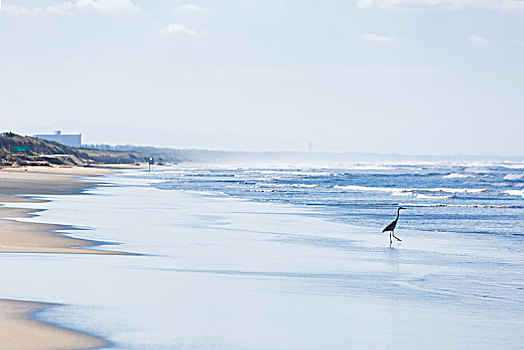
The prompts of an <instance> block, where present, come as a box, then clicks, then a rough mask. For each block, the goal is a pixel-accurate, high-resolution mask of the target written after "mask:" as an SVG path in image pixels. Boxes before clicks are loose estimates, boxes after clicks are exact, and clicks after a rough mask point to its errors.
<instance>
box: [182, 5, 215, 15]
mask: <svg viewBox="0 0 524 350" xmlns="http://www.w3.org/2000/svg"><path fill="white" fill-rule="evenodd" d="M175 12H196V13H207V12H210V10H209V9H208V8H206V7H200V6H197V5H194V4H185V5H182V6H178V7H177V8H175Z"/></svg>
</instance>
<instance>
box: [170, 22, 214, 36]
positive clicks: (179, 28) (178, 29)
mask: <svg viewBox="0 0 524 350" xmlns="http://www.w3.org/2000/svg"><path fill="white" fill-rule="evenodd" d="M160 32H161V33H162V34H186V35H189V36H206V35H207V34H208V33H207V32H206V31H205V30H202V31H200V32H197V31H195V30H193V29H189V28H187V27H184V26H183V25H181V24H178V23H171V24H170V25H168V26H165V27H162V28H160Z"/></svg>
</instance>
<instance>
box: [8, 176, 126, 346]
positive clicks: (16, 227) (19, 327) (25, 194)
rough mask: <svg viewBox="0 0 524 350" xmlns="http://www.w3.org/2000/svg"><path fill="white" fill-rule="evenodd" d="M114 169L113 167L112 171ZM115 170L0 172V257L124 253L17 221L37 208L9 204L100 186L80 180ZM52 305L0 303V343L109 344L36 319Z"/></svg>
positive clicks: (53, 227)
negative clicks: (3, 255)
mask: <svg viewBox="0 0 524 350" xmlns="http://www.w3.org/2000/svg"><path fill="white" fill-rule="evenodd" d="M117 168H118V167H117ZM112 172H114V170H113V168H109V167H104V168H95V167H85V168H84V167H71V168H64V167H57V168H55V167H52V168H47V167H46V168H40V167H20V168H1V169H0V253H4V254H5V253H37V254H46V253H47V254H48V253H52V254H104V255H129V254H128V253H125V252H115V251H105V250H100V249H93V247H96V246H99V245H101V244H103V242H99V241H93V240H88V239H80V238H73V237H68V236H66V235H65V234H62V233H61V232H60V231H61V230H64V229H71V227H70V226H67V225H60V224H45V223H31V222H24V221H18V219H20V218H31V217H35V216H36V215H37V213H38V212H41V211H42V210H41V209H31V208H23V207H22V208H21V207H19V206H17V207H9V203H17V204H20V203H22V204H23V203H43V202H47V200H42V199H38V198H34V197H33V196H38V195H58V194H79V193H82V192H84V191H85V190H87V189H88V188H91V187H94V186H97V185H98V184H100V182H96V181H94V182H92V181H83V180H78V179H79V178H85V177H92V176H98V175H104V174H110V173H112ZM53 306H56V304H46V303H40V302H32V301H18V300H10V299H0V339H1V344H0V345H1V346H2V348H8V349H10V350H17V349H24V350H33V349H34V350H43V349H72V350H80V349H98V348H102V347H107V346H108V345H109V343H108V342H107V341H105V340H103V339H100V338H97V337H95V336H92V335H89V334H85V333H82V332H79V331H75V330H71V329H66V328H63V327H60V326H56V325H52V324H47V323H45V322H40V321H38V320H36V319H35V315H36V314H37V313H39V312H41V311H42V310H44V309H46V308H49V307H53Z"/></svg>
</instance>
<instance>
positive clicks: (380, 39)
mask: <svg viewBox="0 0 524 350" xmlns="http://www.w3.org/2000/svg"><path fill="white" fill-rule="evenodd" d="M360 38H361V39H362V40H366V41H370V42H375V43H394V42H397V41H398V40H397V39H395V38H389V37H387V36H382V35H377V34H373V33H367V34H362V35H360Z"/></svg>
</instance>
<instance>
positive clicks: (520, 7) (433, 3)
mask: <svg viewBox="0 0 524 350" xmlns="http://www.w3.org/2000/svg"><path fill="white" fill-rule="evenodd" d="M358 7H359V8H368V7H375V8H379V9H382V10H413V9H440V10H462V9H465V8H484V9H488V10H496V11H506V12H510V11H517V12H524V0H359V1H358Z"/></svg>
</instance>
